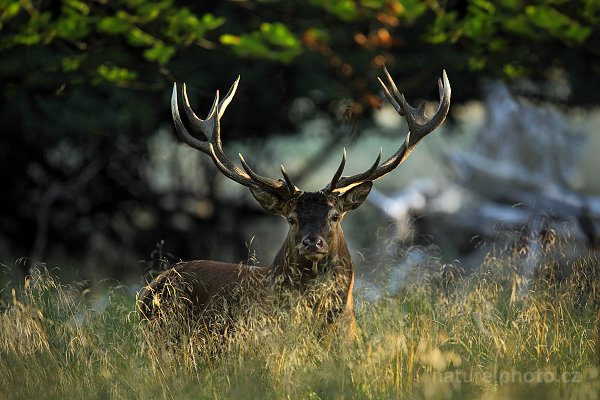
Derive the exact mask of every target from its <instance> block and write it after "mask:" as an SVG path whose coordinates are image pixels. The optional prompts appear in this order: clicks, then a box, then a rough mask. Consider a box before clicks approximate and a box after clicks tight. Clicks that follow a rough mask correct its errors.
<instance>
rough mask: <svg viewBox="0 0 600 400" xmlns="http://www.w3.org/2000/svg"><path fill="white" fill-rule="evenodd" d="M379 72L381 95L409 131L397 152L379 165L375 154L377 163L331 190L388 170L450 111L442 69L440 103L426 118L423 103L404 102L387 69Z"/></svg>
mask: <svg viewBox="0 0 600 400" xmlns="http://www.w3.org/2000/svg"><path fill="white" fill-rule="evenodd" d="M383 72H384V75H385V78H386V80H387V82H388V84H387V85H386V84H385V83H384V82H383V81H382V80H381V78H377V79H378V80H379V83H380V84H381V88H382V89H383V92H384V94H385V96H386V97H387V99H388V100H389V102H390V103H391V104H392V106H393V107H394V109H395V110H396V111H397V112H398V114H400V115H401V116H403V117H405V118H406V121H407V123H408V127H409V133H408V135H407V136H406V140H405V141H404V142H403V143H402V145H401V146H400V148H399V149H398V151H396V153H394V154H393V155H392V156H391V157H390V158H388V159H387V160H386V161H385V162H383V163H382V164H381V165H379V160H380V157H381V153H380V155H379V157H378V158H377V162H376V163H375V164H373V166H372V167H371V168H369V170H367V171H365V172H363V173H361V174H357V175H353V176H348V177H343V178H341V179H340V180H339V181H338V182H337V185H336V187H334V188H331V190H344V189H345V188H348V187H350V186H353V185H357V184H359V183H361V182H365V181H374V180H376V179H379V178H381V177H382V176H384V175H386V174H387V173H389V172H391V171H392V170H394V169H395V168H396V167H397V166H398V165H400V164H401V163H402V162H403V161H404V160H405V159H406V158H407V157H408V156H409V155H410V153H411V152H412V151H413V150H414V148H415V146H416V145H417V144H418V143H419V141H420V140H421V139H423V138H424V137H425V136H427V134H429V133H430V132H432V131H433V130H435V129H436V128H437V127H438V126H440V125H441V124H442V123H443V122H444V120H445V119H446V116H447V115H448V112H449V110H450V96H451V88H450V81H449V80H448V76H447V75H446V71H445V70H444V71H443V73H442V79H438V88H439V93H440V103H439V106H438V109H437V111H436V113H435V115H434V116H433V117H431V118H427V116H426V115H425V105H424V104H421V105H420V106H419V107H416V108H415V107H412V106H411V105H410V104H408V102H407V101H406V99H405V97H404V95H403V94H402V93H400V91H399V90H398V88H397V87H396V84H395V83H394V80H393V79H392V77H391V76H390V74H389V72H388V70H387V68H385V67H384V68H383Z"/></svg>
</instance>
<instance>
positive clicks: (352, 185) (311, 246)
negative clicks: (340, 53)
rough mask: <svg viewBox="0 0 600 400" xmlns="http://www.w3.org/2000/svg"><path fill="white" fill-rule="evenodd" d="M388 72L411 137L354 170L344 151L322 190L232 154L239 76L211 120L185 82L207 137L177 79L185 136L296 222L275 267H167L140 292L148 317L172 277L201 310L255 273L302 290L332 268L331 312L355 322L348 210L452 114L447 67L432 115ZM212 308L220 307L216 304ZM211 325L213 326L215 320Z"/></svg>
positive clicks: (391, 94)
mask: <svg viewBox="0 0 600 400" xmlns="http://www.w3.org/2000/svg"><path fill="white" fill-rule="evenodd" d="M384 73H385V78H386V80H387V85H386V84H385V83H384V82H383V81H382V80H381V79H379V83H380V84H381V86H382V88H383V91H384V93H385V95H386V97H387V98H388V100H389V101H390V103H391V104H392V105H393V106H394V108H395V109H396V111H397V112H398V113H399V114H400V115H401V116H403V117H405V118H406V120H407V122H408V127H409V133H408V135H407V137H406V140H405V141H404V143H402V145H401V146H400V148H399V149H398V151H397V152H396V153H394V154H393V155H392V156H391V157H390V158H389V159H387V160H386V161H385V162H383V163H380V161H381V152H380V153H379V156H378V157H377V159H376V160H375V162H374V163H373V165H372V166H371V167H370V168H369V169H367V170H366V171H364V172H362V173H359V174H356V175H352V176H342V171H343V169H344V165H345V163H346V152H345V151H344V154H343V157H342V161H341V163H340V165H339V168H338V169H337V171H336V172H335V174H334V175H333V178H332V179H331V181H330V182H329V184H327V186H325V188H323V189H322V190H320V191H318V192H304V191H301V190H300V189H298V188H297V187H296V186H295V185H294V183H293V182H292V180H291V179H290V176H289V175H288V174H287V173H286V171H285V169H284V167H283V166H281V173H282V175H283V179H278V180H276V179H272V178H268V177H265V176H262V175H259V174H257V173H256V172H255V171H254V170H252V169H251V168H250V166H248V164H247V162H246V161H245V160H244V157H243V156H242V155H241V154H240V155H239V156H240V162H241V166H242V168H243V169H240V168H238V167H237V166H236V165H234V163H233V162H232V161H231V160H230V159H229V158H228V157H227V156H226V155H225V152H224V151H223V147H222V142H221V132H220V120H221V117H222V116H223V113H224V112H225V109H226V108H227V106H228V105H229V102H230V101H231V99H232V98H233V96H234V94H235V91H236V89H237V86H238V82H239V77H238V78H237V79H236V81H235V82H234V83H233V85H232V86H231V88H230V89H229V92H228V93H227V95H226V96H225V97H224V98H223V99H222V100H221V101H219V92H218V91H217V93H216V97H215V100H214V102H213V105H212V107H211V109H210V111H209V113H208V116H207V117H206V119H205V120H202V119H200V118H198V117H197V116H196V114H195V113H194V112H193V111H192V108H191V107H190V104H189V101H188V97H187V93H186V87H185V84H184V85H183V88H182V89H183V90H182V94H183V106H184V110H185V114H186V116H187V119H188V120H189V124H190V126H191V128H192V129H193V131H194V133H196V134H199V135H203V136H204V137H205V138H206V140H203V139H198V138H196V137H195V136H192V135H191V134H190V133H189V132H188V130H187V128H186V127H185V126H184V124H183V122H182V120H181V116H180V113H179V105H178V98H177V84H174V86H173V95H172V97H171V109H172V114H173V121H174V123H175V128H176V130H177V133H178V134H179V137H180V138H181V140H183V142H185V143H186V144H188V145H189V146H191V147H193V148H195V149H197V150H200V151H201V152H203V153H206V154H208V155H209V156H210V157H211V159H212V160H213V162H214V163H215V165H216V167H217V168H218V169H219V171H221V172H222V173H223V174H224V175H225V176H227V177H228V178H230V179H232V180H234V181H235V182H237V183H239V184H241V185H243V186H246V187H248V188H249V189H250V192H251V193H252V195H253V196H254V198H255V199H256V201H258V203H259V204H260V205H261V206H262V207H263V208H264V209H265V210H267V211H269V212H271V213H273V214H278V215H281V216H282V217H284V218H285V219H286V220H287V221H288V223H289V232H288V234H287V237H286V238H285V241H284V243H283V246H282V247H281V249H280V250H279V253H278V254H277V255H276V257H275V260H273V263H272V264H271V265H270V266H269V267H261V268H259V267H252V266H247V265H244V264H226V263H223V262H218V261H206V260H195V261H183V262H179V263H178V264H176V265H175V266H173V267H172V268H171V269H169V270H167V271H165V272H163V273H162V274H160V275H159V276H158V277H157V278H156V279H154V280H153V281H152V282H151V283H150V284H149V285H148V286H146V287H145V288H144V289H143V290H142V291H141V293H140V294H139V300H138V306H139V308H138V311H139V314H140V317H141V318H142V319H152V318H153V317H154V316H155V315H156V314H157V313H158V311H159V310H158V308H159V307H157V305H158V304H160V303H162V304H165V303H168V302H169V299H170V297H169V296H171V295H172V291H170V290H167V289H166V288H167V286H168V285H167V282H179V284H183V286H179V287H185V288H186V290H185V294H186V298H187V304H188V306H186V308H188V309H189V310H191V311H192V312H193V313H194V315H196V316H199V315H202V313H203V312H204V311H206V309H207V308H208V307H209V306H208V305H209V303H210V301H211V299H214V298H221V299H225V300H226V303H228V304H229V305H231V304H235V299H230V298H229V297H231V296H233V295H232V293H233V292H234V289H235V288H236V287H239V286H240V284H241V282H242V281H243V280H244V279H247V278H252V277H259V278H260V279H259V280H255V281H254V282H260V283H259V285H273V282H277V281H278V279H279V282H287V283H288V284H289V285H291V287H292V288H295V289H298V290H300V291H302V290H303V289H305V288H306V287H307V285H309V284H310V282H311V281H314V280H316V279H317V278H319V277H322V276H323V275H324V274H332V275H334V276H336V277H338V278H342V279H340V280H339V281H336V282H341V283H340V287H339V288H336V290H335V291H334V292H335V293H332V296H336V297H337V301H335V302H334V303H333V304H337V305H338V306H337V307H335V309H333V310H329V311H328V312H327V321H328V322H332V321H333V319H334V318H335V317H336V316H344V318H347V319H348V322H349V325H350V326H351V330H352V329H353V326H354V307H353V300H352V287H353V282H354V268H353V265H352V259H351V257H350V253H349V251H348V247H347V246H346V241H345V239H344V233H343V232H342V227H341V221H342V218H343V217H344V214H345V213H346V212H347V211H350V210H354V209H356V208H357V207H358V206H360V205H361V204H362V202H363V201H364V200H365V198H366V197H367V195H368V194H369V192H370V190H371V187H372V185H373V181H374V180H376V179H379V178H381V177H382V176H384V175H386V174H387V173H389V172H391V171H392V170H393V169H395V168H396V167H397V166H398V165H400V163H402V162H403V161H404V160H405V159H406V158H407V157H408V156H409V154H410V153H411V151H412V150H413V149H414V148H415V146H416V145H417V143H419V141H420V140H421V139H423V138H424V137H425V136H426V135H427V134H428V133H430V132H432V131H433V130H434V129H436V128H437V127H438V126H440V124H442V123H443V122H444V119H445V118H446V115H447V114H448V110H449V108H450V93H451V92H450V83H449V81H448V77H447V76H446V72H445V71H444V72H443V77H442V79H439V80H438V86H439V94H440V103H439V107H438V110H437V112H436V113H435V115H434V116H433V117H432V118H427V117H426V116H425V112H424V107H423V105H421V106H420V107H417V108H413V107H411V106H410V105H409V104H408V103H407V102H406V100H405V98H404V95H402V94H401V93H400V92H399V91H398V89H397V88H396V85H395V84H394V81H393V80H392V78H391V76H390V75H389V73H388V71H387V70H386V69H385V68H384ZM169 293H170V294H169ZM161 299H162V300H161ZM228 300H229V301H228ZM210 308H211V310H212V311H214V305H213V306H211V307H210ZM208 329H209V330H210V327H208Z"/></svg>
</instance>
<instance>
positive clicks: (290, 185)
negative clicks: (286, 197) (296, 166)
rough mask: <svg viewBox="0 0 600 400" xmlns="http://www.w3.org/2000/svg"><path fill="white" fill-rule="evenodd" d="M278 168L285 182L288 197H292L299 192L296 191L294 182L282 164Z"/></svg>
mask: <svg viewBox="0 0 600 400" xmlns="http://www.w3.org/2000/svg"><path fill="white" fill-rule="evenodd" d="M280 168H281V175H283V179H284V180H285V184H286V185H287V187H288V191H289V193H290V195H292V196H293V195H295V194H296V193H298V192H299V191H300V189H298V188H297V187H296V185H294V182H293V181H292V179H291V178H290V176H289V175H288V173H287V171H286V170H285V167H284V166H283V164H281V165H280Z"/></svg>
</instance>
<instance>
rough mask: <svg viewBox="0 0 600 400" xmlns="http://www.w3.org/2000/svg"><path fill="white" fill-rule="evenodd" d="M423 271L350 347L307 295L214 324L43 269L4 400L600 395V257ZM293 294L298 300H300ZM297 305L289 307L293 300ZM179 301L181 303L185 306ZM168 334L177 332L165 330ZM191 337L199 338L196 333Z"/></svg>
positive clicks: (0, 331)
mask: <svg viewBox="0 0 600 400" xmlns="http://www.w3.org/2000/svg"><path fill="white" fill-rule="evenodd" d="M428 263H429V265H427V266H422V268H420V267H417V268H419V269H417V270H416V271H417V273H418V271H429V272H427V273H425V272H422V273H421V276H420V279H415V280H414V283H412V284H411V283H409V284H407V285H405V286H404V288H403V289H402V290H401V292H400V293H399V294H398V295H396V296H394V297H392V296H384V297H383V298H382V299H380V300H379V301H377V302H376V303H372V304H367V303H363V304H362V305H361V307H360V308H359V309H358V310H357V323H358V330H357V333H356V336H357V337H356V340H355V341H354V343H352V344H349V345H348V344H345V343H344V340H343V339H342V338H341V337H342V336H343V335H341V334H340V333H339V331H338V330H339V329H338V328H339V327H338V326H335V325H334V326H333V327H328V326H327V324H325V323H324V319H323V318H322V314H323V313H322V312H315V311H314V305H315V301H318V299H319V298H320V296H321V293H322V292H323V290H322V289H323V288H324V287H326V286H328V285H329V286H330V285H331V282H329V281H326V280H324V281H323V282H319V283H317V284H315V286H314V287H313V288H312V289H311V290H309V291H308V293H307V294H304V295H303V296H299V295H298V294H297V293H296V294H294V293H289V292H284V293H283V294H281V293H279V294H277V295H274V294H273V293H267V295H266V296H265V294H264V293H262V294H261V295H260V296H259V298H260V299H261V301H260V304H259V305H257V300H256V298H254V297H252V296H250V297H248V298H247V299H244V298H240V302H239V304H238V306H239V308H234V310H239V311H236V312H234V313H231V312H230V313H228V315H227V316H222V318H221V319H219V318H216V319H214V323H215V324H221V325H220V327H221V328H222V329H219V330H218V333H215V331H214V330H213V331H211V332H212V333H207V331H206V329H205V328H203V326H202V325H201V324H194V323H193V322H189V319H186V318H184V317H185V313H179V312H175V311H172V312H169V313H164V315H163V316H162V317H161V320H160V321H155V322H152V323H140V322H139V319H138V317H137V314H136V313H135V306H134V303H135V301H134V299H133V298H132V297H131V296H130V295H128V294H127V291H126V289H125V288H120V287H115V288H113V289H111V290H109V291H107V292H106V293H104V294H103V296H102V297H97V298H90V297H91V296H89V294H86V291H84V290H82V288H80V287H78V286H77V285H63V284H60V282H58V281H57V280H56V278H54V277H53V276H51V275H50V274H47V273H45V274H42V275H41V276H40V277H39V278H37V279H36V280H35V282H32V283H31V284H30V285H29V286H28V287H26V288H24V289H20V290H18V291H11V290H10V289H6V290H5V292H4V302H3V304H2V311H1V313H0V360H1V362H0V381H1V382H3V385H2V386H0V397H1V398H31V397H34V396H36V397H37V396H40V395H43V397H44V398H83V397H85V398H89V397H117V398H133V397H141V398H285V397H289V398H311V399H318V398H322V399H324V398H373V399H380V398H403V397H405V398H450V397H455V398H507V397H509V398H520V397H522V398H536V397H540V398H541V397H543V398H594V396H595V395H596V393H598V391H599V390H600V376H599V375H600V370H599V369H598V357H599V356H600V354H598V348H599V332H600V314H599V308H598V305H599V304H600V279H599V278H600V262H599V261H598V259H597V258H596V257H594V256H588V257H584V258H580V259H578V260H575V261H573V262H570V263H567V264H565V265H559V263H558V262H555V261H544V262H542V263H541V264H542V265H539V266H538V268H537V273H536V275H535V276H534V277H532V278H530V279H526V278H524V277H523V275H522V274H521V273H520V270H521V268H520V267H519V254H517V253H515V254H512V253H511V254H509V255H506V256H504V257H499V256H497V255H494V254H490V255H489V257H488V258H487V259H486V261H485V262H484V264H483V265H482V266H481V268H480V271H478V272H476V273H473V274H471V275H470V276H467V277H462V276H460V275H461V274H460V273H454V272H455V271H452V270H451V269H450V270H449V269H448V266H440V265H436V263H435V261H428ZM286 296H287V297H286ZM282 304H284V305H285V306H282ZM171 310H176V308H172V309H171ZM165 327H166V328H165ZM190 332H191V333H190Z"/></svg>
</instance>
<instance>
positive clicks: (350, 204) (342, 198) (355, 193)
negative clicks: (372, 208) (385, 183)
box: [338, 181, 373, 212]
mask: <svg viewBox="0 0 600 400" xmlns="http://www.w3.org/2000/svg"><path fill="white" fill-rule="evenodd" d="M372 187H373V182H372V181H367V182H363V183H361V184H360V185H356V186H353V187H351V188H350V189H348V190H347V191H345V192H344V193H342V194H340V195H339V196H338V201H339V205H340V208H341V210H340V211H341V212H346V211H350V210H354V209H355V208H358V206H360V205H361V204H362V203H363V201H365V199H366V198H367V196H368V195H369V192H371V188H372Z"/></svg>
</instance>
